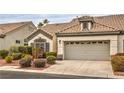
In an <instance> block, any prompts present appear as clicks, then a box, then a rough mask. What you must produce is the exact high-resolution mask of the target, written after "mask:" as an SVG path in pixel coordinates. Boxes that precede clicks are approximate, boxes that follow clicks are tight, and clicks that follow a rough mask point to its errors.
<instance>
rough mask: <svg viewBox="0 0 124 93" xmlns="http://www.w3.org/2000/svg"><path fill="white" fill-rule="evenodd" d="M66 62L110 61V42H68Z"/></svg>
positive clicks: (65, 47) (65, 44)
mask: <svg viewBox="0 0 124 93" xmlns="http://www.w3.org/2000/svg"><path fill="white" fill-rule="evenodd" d="M64 59H66V60H110V42H109V41H66V42H64Z"/></svg>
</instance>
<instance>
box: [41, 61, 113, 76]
mask: <svg viewBox="0 0 124 93" xmlns="http://www.w3.org/2000/svg"><path fill="white" fill-rule="evenodd" d="M42 72H43V73H49V74H60V75H61V74H64V75H76V76H91V77H104V78H112V77H114V75H113V72H112V67H111V62H110V61H82V60H63V61H57V64H55V65H53V66H51V67H49V68H47V69H45V70H43V71H42Z"/></svg>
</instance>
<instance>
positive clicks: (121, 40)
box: [118, 35, 124, 53]
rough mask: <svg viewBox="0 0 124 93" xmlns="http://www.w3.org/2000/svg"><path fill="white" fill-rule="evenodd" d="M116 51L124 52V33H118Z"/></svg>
mask: <svg viewBox="0 0 124 93" xmlns="http://www.w3.org/2000/svg"><path fill="white" fill-rule="evenodd" d="M118 47H119V48H118V52H119V53H123V52H124V35H118Z"/></svg>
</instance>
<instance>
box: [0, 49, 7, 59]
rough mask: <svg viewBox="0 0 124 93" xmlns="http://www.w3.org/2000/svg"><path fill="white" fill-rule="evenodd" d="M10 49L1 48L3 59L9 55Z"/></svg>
mask: <svg viewBox="0 0 124 93" xmlns="http://www.w3.org/2000/svg"><path fill="white" fill-rule="evenodd" d="M8 54H9V51H8V50H0V57H2V58H3V59H4V58H5V57H6V56H8Z"/></svg>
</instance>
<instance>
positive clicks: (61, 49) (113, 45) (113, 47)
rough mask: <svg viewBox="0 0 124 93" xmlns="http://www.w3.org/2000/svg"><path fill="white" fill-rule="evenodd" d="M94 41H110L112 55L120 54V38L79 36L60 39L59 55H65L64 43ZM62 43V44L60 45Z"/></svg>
mask: <svg viewBox="0 0 124 93" xmlns="http://www.w3.org/2000/svg"><path fill="white" fill-rule="evenodd" d="M92 40H96V41H97V40H109V41H110V55H113V54H116V53H117V52H118V36H117V35H104V36H77V37H58V38H57V42H58V54H59V55H64V41H92ZM60 41H61V43H59V42H60Z"/></svg>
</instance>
